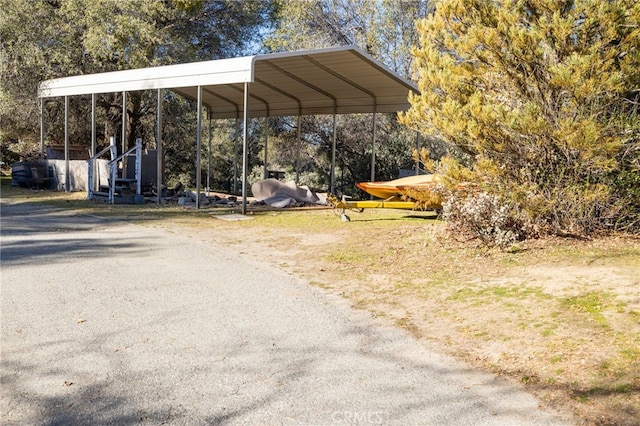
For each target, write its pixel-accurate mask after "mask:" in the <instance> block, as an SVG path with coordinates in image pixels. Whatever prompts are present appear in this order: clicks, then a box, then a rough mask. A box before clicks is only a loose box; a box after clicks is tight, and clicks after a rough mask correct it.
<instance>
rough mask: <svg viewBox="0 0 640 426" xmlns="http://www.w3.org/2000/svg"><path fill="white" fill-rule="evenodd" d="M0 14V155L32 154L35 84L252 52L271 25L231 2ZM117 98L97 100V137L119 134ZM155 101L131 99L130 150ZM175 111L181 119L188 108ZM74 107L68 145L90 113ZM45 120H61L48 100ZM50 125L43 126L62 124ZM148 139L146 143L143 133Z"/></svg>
mask: <svg viewBox="0 0 640 426" xmlns="http://www.w3.org/2000/svg"><path fill="white" fill-rule="evenodd" d="M2 10H3V14H2V15H1V16H0V43H1V47H2V49H1V51H0V55H1V57H0V60H1V61H0V67H1V70H0V71H1V75H0V100H1V101H2V110H1V111H0V123H1V126H0V138H1V140H2V155H3V156H5V155H6V154H7V152H8V150H10V149H14V150H15V147H16V146H20V145H29V146H37V140H38V139H39V132H38V123H39V118H38V116H39V107H38V103H37V98H36V92H37V85H38V83H39V82H40V81H43V80H47V79H51V78H57V77H65V76H70V75H79V74H88V73H96V72H104V71H113V70H121V69H131V68H140V67H147V66H154V65H165V64H172V63H182V62H190V61H194V60H206V59H217V58H222V57H228V56H237V55H242V54H246V53H247V52H248V51H251V52H255V51H256V50H259V49H261V44H260V43H259V40H260V39H259V38H260V36H261V34H262V32H264V31H265V29H268V28H269V26H270V25H271V20H272V14H273V5H272V3H271V2H270V1H261V2H237V1H232V0H209V1H196V0H162V1H145V0H128V1H119V0H104V1H93V0H48V1H22V0H3V1H2ZM118 96H119V95H113V94H112V95H104V96H100V99H99V114H100V117H101V121H103V122H105V123H106V124H105V127H104V128H103V129H102V130H101V131H102V132H103V136H105V137H106V136H107V134H109V133H111V132H112V131H114V130H117V129H118V127H119V126H118V123H119V122H120V120H121V117H122V107H121V100H120V99H119V98H118ZM154 96H155V94H151V93H133V94H131V96H130V97H129V101H128V104H127V114H126V117H127V119H128V121H129V126H130V129H131V130H132V131H130V132H129V136H130V141H129V144H131V143H132V141H133V139H134V138H135V137H136V136H137V135H136V133H140V132H145V130H144V128H145V120H144V118H145V116H146V115H148V114H149V113H151V112H153V105H154V99H153V97H154ZM169 101H171V99H170V100H169ZM180 105H182V106H181V108H180V109H179V111H184V109H185V108H189V105H188V104H180ZM176 107H177V106H176ZM72 108H74V109H76V111H74V113H72V114H71V117H72V119H73V120H75V121H74V122H72V123H71V133H72V140H74V141H80V143H87V141H88V140H89V138H88V130H87V129H88V128H89V126H88V125H87V123H86V119H84V118H83V117H87V116H88V115H89V114H88V113H87V108H88V102H81V101H75V102H72ZM179 111H176V113H179ZM46 112H47V114H49V115H55V114H60V113H61V108H60V107H59V105H57V104H56V103H55V102H54V103H52V104H51V105H48V107H47V111H46ZM54 118H55V117H49V119H48V120H47V121H48V122H50V123H61V122H62V120H59V119H58V120H56V119H54ZM147 126H148V125H147ZM184 130H185V131H186V129H184ZM146 133H147V134H149V135H153V131H152V130H150V129H149V130H148V131H146ZM61 135H62V129H61V128H60V127H59V126H58V127H56V126H55V125H53V126H51V127H50V128H49V129H48V138H49V139H52V140H61ZM179 139H180V138H179ZM182 139H184V138H182Z"/></svg>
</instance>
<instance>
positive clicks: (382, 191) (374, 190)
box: [356, 174, 441, 200]
mask: <svg viewBox="0 0 640 426" xmlns="http://www.w3.org/2000/svg"><path fill="white" fill-rule="evenodd" d="M440 181H441V178H440V176H439V175H435V174H430V175H416V176H407V177H403V178H400V179H394V180H390V181H387V182H358V183H356V186H357V187H358V188H360V189H362V190H363V191H364V192H366V193H367V194H370V195H373V196H374V197H377V198H382V199H385V200H386V199H389V198H392V197H396V196H398V195H399V194H400V193H401V192H402V191H403V190H404V189H406V188H414V187H415V188H420V187H424V186H429V185H433V184H435V183H437V182H440Z"/></svg>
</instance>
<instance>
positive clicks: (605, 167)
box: [402, 0, 640, 233]
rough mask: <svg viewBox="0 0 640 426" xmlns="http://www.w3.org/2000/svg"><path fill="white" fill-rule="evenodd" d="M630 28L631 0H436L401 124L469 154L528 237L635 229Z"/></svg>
mask: <svg viewBox="0 0 640 426" xmlns="http://www.w3.org/2000/svg"><path fill="white" fill-rule="evenodd" d="M639 22H640V5H639V4H638V2H636V1H634V0H618V1H600V0H566V1H551V0H527V1H522V0H500V1H483V0H442V1H439V2H438V3H437V6H436V12H435V14H433V15H432V16H430V17H428V18H426V19H424V20H422V21H420V22H419V25H418V29H419V31H420V45H419V47H417V48H416V49H415V50H414V55H415V60H416V71H417V73H418V75H419V87H420V90H421V95H419V96H413V97H412V98H411V103H412V108H411V110H410V111H409V112H408V113H407V114H405V115H404V116H403V117H402V122H404V123H406V124H407V125H410V126H413V127H414V128H416V129H420V130H422V131H424V132H429V133H435V134H436V135H438V136H439V137H441V138H443V139H445V140H446V141H448V142H450V143H451V144H453V145H455V146H456V147H458V148H459V149H461V150H463V151H464V152H466V153H468V154H470V155H471V156H472V158H473V159H474V161H473V164H472V165H471V166H472V168H473V169H474V170H475V173H476V179H477V180H478V181H484V182H486V183H487V186H486V188H485V189H486V190H487V191H488V192H490V193H492V194H493V195H495V196H496V197H497V198H498V199H500V200H502V201H503V202H504V203H506V204H508V205H510V206H512V207H513V208H514V212H518V213H517V215H518V216H519V220H522V221H524V222H528V223H530V224H533V225H534V226H535V228H536V229H547V230H551V231H552V232H558V231H564V232H567V231H568V232H580V233H582V232H591V231H593V230H594V229H602V228H610V227H614V226H616V224H618V225H620V224H621V223H626V224H627V225H633V226H635V227H636V228H638V226H639V225H640V224H639V222H638V211H637V209H636V212H635V213H631V212H632V211H633V209H629V208H628V207H629V205H630V204H631V205H635V206H636V207H637V206H639V205H640V200H638V199H634V198H635V197H636V196H638V195H640V194H639V193H638V191H637V190H636V191H635V193H634V192H633V190H630V188H631V187H632V185H631V182H635V183H638V182H640V153H639V150H640V146H639V139H638V136H639V134H640V131H639V127H638V122H639V121H638V111H639V109H638V99H639V95H640V84H639V83H640V71H639V70H640V28H639V26H638V25H639ZM616 179H618V180H620V179H621V180H622V181H624V182H625V183H624V184H620V185H617V184H616V183H615V180H616ZM634 194H635V195H634ZM622 212H624V213H622ZM621 215H622V216H621ZM621 221H622V222H621Z"/></svg>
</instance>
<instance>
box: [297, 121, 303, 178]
mask: <svg viewBox="0 0 640 426" xmlns="http://www.w3.org/2000/svg"><path fill="white" fill-rule="evenodd" d="M300 122H301V119H300V113H299V112H298V125H297V130H298V136H297V139H296V183H300V144H301V143H302V141H301V140H300V139H301V138H300V133H301V129H300Z"/></svg>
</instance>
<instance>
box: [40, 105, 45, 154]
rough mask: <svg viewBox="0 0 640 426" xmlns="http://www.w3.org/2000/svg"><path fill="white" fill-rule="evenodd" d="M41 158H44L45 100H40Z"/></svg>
mask: <svg viewBox="0 0 640 426" xmlns="http://www.w3.org/2000/svg"><path fill="white" fill-rule="evenodd" d="M40 158H44V98H40Z"/></svg>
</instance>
